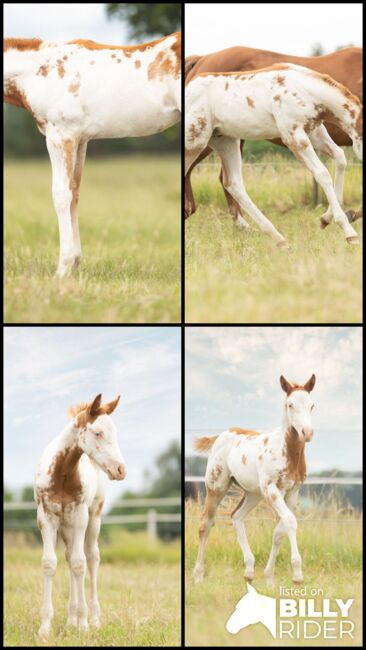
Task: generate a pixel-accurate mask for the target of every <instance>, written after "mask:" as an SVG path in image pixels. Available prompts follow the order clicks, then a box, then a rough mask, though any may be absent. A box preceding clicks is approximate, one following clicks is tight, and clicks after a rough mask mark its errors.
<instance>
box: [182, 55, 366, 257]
mask: <svg viewBox="0 0 366 650" xmlns="http://www.w3.org/2000/svg"><path fill="white" fill-rule="evenodd" d="M185 106H186V109H185V113H186V115H185V174H186V175H187V174H188V173H189V170H190V168H191V166H192V164H193V163H194V161H195V160H196V159H197V158H198V156H199V155H200V154H201V152H202V151H203V150H204V149H205V148H206V147H207V146H208V145H209V146H210V147H211V148H212V149H214V150H215V151H216V152H217V153H218V155H219V157H220V159H221V164H222V169H223V185H224V187H225V189H226V190H227V191H228V192H229V194H230V195H231V196H232V197H233V198H234V199H235V200H236V202H237V203H238V204H239V206H240V208H241V209H242V210H243V211H246V212H247V213H248V214H249V215H250V216H251V217H252V219H253V220H254V221H255V222H256V223H257V225H258V226H259V228H261V230H263V231H264V232H265V233H267V234H268V235H269V236H270V237H272V239H273V240H274V241H275V242H276V243H277V245H278V246H283V247H288V244H287V242H286V240H285V238H284V237H283V236H282V235H281V234H280V233H279V232H278V230H276V228H275V227H274V226H273V224H272V223H271V222H270V221H269V220H268V219H267V217H265V215H264V214H263V213H262V212H261V211H260V210H259V209H258V208H257V206H256V205H255V204H254V203H253V201H252V200H251V199H250V198H249V196H248V194H247V193H246V190H245V187H244V183H243V179H242V173H241V153H240V139H242V140H263V139H267V140H271V139H275V138H281V140H282V141H283V142H284V143H285V144H286V146H287V147H288V148H289V149H290V150H291V151H292V152H293V154H294V155H295V156H296V157H297V158H298V159H299V160H300V161H301V162H303V163H304V164H305V165H306V167H307V168H308V169H309V170H310V171H311V173H312V174H313V176H314V178H315V180H316V181H317V182H318V183H319V185H321V187H322V188H323V190H324V193H325V195H326V197H327V200H328V203H329V208H328V210H327V211H326V213H325V214H324V215H323V216H322V217H321V227H322V228H325V227H326V226H327V225H328V224H329V223H330V222H331V220H332V219H333V218H334V221H335V222H336V224H338V225H339V226H340V228H341V229H342V231H343V233H344V235H345V237H346V239H347V241H348V242H349V243H350V244H357V243H358V237H357V233H356V231H355V229H354V228H353V227H352V226H351V225H350V223H349V222H348V219H347V216H346V214H345V213H344V211H343V208H342V207H341V204H342V200H343V182H344V173H345V168H346V158H345V155H344V153H343V150H342V149H341V148H340V147H338V146H337V145H336V144H335V143H334V142H333V140H332V139H331V137H330V136H329V134H328V132H327V130H326V128H325V126H324V124H323V122H324V121H326V122H327V123H331V124H335V125H336V126H338V127H340V128H341V129H342V131H344V132H345V133H346V134H347V135H348V136H349V137H350V138H351V140H352V142H353V149H354V151H355V153H356V155H357V156H358V158H360V159H362V105H361V102H360V100H359V99H358V97H356V96H355V95H352V93H351V92H350V91H349V90H348V89H347V88H345V86H343V85H342V84H340V83H338V82H336V81H334V79H332V78H331V77H329V76H328V75H326V74H320V73H318V72H314V71H313V70H310V69H309V68H305V67H302V66H298V65H295V64H289V63H288V64H277V65H273V66H270V67H268V68H263V69H261V70H252V71H249V72H231V73H223V72H220V73H219V72H218V73H209V72H207V73H202V74H199V75H197V76H196V77H194V78H193V79H192V81H190V82H189V83H188V85H187V87H186V104H185ZM315 149H317V150H318V151H320V152H322V153H325V154H327V155H329V156H330V157H331V158H333V160H334V162H335V166H336V173H335V182H334V188H333V184H332V179H331V176H330V174H329V172H328V170H327V168H326V167H325V165H324V164H323V163H322V162H321V160H320V159H319V158H318V156H317V155H316V153H315ZM186 214H190V206H189V205H187V206H186ZM237 222H238V224H239V225H241V226H242V227H243V228H248V227H249V226H248V224H247V222H246V221H245V220H244V219H243V218H242V217H239V216H238V218H237Z"/></svg>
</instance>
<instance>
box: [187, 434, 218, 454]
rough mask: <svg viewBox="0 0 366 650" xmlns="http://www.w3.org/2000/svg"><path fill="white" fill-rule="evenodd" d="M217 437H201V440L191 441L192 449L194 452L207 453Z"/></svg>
mask: <svg viewBox="0 0 366 650" xmlns="http://www.w3.org/2000/svg"><path fill="white" fill-rule="evenodd" d="M218 437H219V436H202V438H195V439H194V441H193V449H195V450H196V451H207V450H208V449H211V447H212V445H213V444H214V442H215V440H216V439H217V438H218Z"/></svg>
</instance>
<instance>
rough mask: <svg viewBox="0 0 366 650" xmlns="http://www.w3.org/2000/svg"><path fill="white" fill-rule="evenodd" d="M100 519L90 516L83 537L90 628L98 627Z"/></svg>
mask: <svg viewBox="0 0 366 650" xmlns="http://www.w3.org/2000/svg"><path fill="white" fill-rule="evenodd" d="M100 524H101V518H100V515H97V514H96V512H95V513H91V514H90V519H89V524H88V529H87V531H86V536H85V554H86V561H87V564H88V569H89V573H90V601H89V618H90V625H91V626H92V627H96V628H99V627H100V605H99V601H98V593H97V575H98V567H99V561H100V559H99V547H98V536H99V531H100Z"/></svg>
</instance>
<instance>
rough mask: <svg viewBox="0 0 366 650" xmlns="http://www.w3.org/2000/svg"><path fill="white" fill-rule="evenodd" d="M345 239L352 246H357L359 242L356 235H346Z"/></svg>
mask: <svg viewBox="0 0 366 650" xmlns="http://www.w3.org/2000/svg"><path fill="white" fill-rule="evenodd" d="M346 239H347V241H348V243H349V244H351V245H352V246H357V244H359V243H360V242H359V239H358V237H357V235H356V236H354V235H352V237H347V238H346Z"/></svg>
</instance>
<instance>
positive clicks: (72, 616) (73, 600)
mask: <svg viewBox="0 0 366 650" xmlns="http://www.w3.org/2000/svg"><path fill="white" fill-rule="evenodd" d="M60 534H61V537H62V539H63V541H64V544H65V558H66V561H67V563H68V565H69V570H70V598H69V604H68V614H67V622H66V625H71V626H76V625H77V624H78V597H77V589H76V580H75V576H74V573H73V571H72V568H71V551H72V540H73V527H72V526H68V525H66V524H65V523H63V524H62V528H60Z"/></svg>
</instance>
